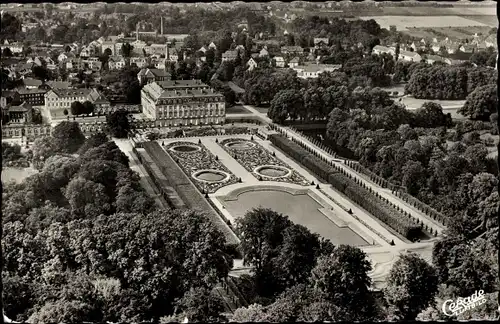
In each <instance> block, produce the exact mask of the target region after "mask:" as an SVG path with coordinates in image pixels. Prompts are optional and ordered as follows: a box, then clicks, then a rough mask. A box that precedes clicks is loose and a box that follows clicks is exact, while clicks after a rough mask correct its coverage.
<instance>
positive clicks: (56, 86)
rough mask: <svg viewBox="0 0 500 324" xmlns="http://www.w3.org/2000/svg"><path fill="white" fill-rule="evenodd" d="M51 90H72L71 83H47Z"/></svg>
mask: <svg viewBox="0 0 500 324" xmlns="http://www.w3.org/2000/svg"><path fill="white" fill-rule="evenodd" d="M45 84H46V85H48V86H49V88H50V89H70V88H71V82H67V81H47V82H46V83H45Z"/></svg>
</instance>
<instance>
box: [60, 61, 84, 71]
mask: <svg viewBox="0 0 500 324" xmlns="http://www.w3.org/2000/svg"><path fill="white" fill-rule="evenodd" d="M80 61H81V60H80V59H78V58H73V59H69V60H67V61H65V62H62V66H64V68H65V69H66V70H68V71H70V70H74V69H78V68H80Z"/></svg>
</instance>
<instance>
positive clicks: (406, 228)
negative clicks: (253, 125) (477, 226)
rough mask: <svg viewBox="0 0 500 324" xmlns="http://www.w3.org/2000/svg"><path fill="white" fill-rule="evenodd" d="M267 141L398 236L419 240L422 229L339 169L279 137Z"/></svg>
mask: <svg viewBox="0 0 500 324" xmlns="http://www.w3.org/2000/svg"><path fill="white" fill-rule="evenodd" d="M269 139H270V140H271V142H272V143H273V144H274V145H276V146H277V147H278V148H280V149H281V150H283V151H284V152H285V153H287V154H288V155H289V156H291V157H292V158H293V159H295V160H296V161H297V162H299V163H302V164H303V165H305V166H306V167H307V168H308V169H310V170H311V171H313V172H314V173H315V174H316V175H318V176H319V177H321V178H323V179H325V180H327V181H328V183H330V184H331V185H332V186H333V187H334V188H335V189H337V190H338V191H340V192H341V193H343V194H345V195H346V196H347V197H349V198H350V199H351V200H352V201H354V202H355V203H356V204H358V205H359V206H361V207H363V208H364V209H365V210H366V211H368V212H369V213H370V214H372V215H373V216H375V217H376V218H378V219H380V220H381V221H382V222H384V223H385V224H387V225H388V226H390V227H391V228H392V229H394V230H395V231H396V232H398V233H399V234H401V235H403V236H405V237H406V238H408V239H410V240H413V239H415V238H416V237H418V236H419V234H420V232H421V231H422V225H419V224H417V223H416V222H418V220H417V219H415V218H414V217H412V216H411V215H409V214H407V213H404V212H402V211H400V210H399V209H398V208H397V207H395V206H394V205H392V204H391V203H389V202H388V201H387V200H385V199H383V198H382V197H380V196H379V195H378V194H377V193H375V192H373V191H372V190H371V189H368V188H366V187H365V186H364V184H363V183H362V182H361V181H360V180H357V179H352V178H351V176H348V175H346V174H343V173H342V172H343V170H342V169H340V168H338V167H335V166H334V165H329V164H328V163H326V161H325V160H324V159H322V158H320V157H319V156H317V155H316V154H314V153H309V151H308V150H306V149H304V148H302V147H301V146H300V145H298V144H297V143H294V142H292V141H290V140H288V139H287V138H285V137H283V136H281V135H276V134H274V135H270V136H269Z"/></svg>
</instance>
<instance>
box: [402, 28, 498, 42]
mask: <svg viewBox="0 0 500 324" xmlns="http://www.w3.org/2000/svg"><path fill="white" fill-rule="evenodd" d="M491 28H492V27H491V26H471V27H418V28H413V27H408V28H406V30H404V33H405V34H408V35H410V36H412V37H417V38H426V39H432V38H434V37H435V38H437V39H442V38H443V37H449V38H450V39H456V40H459V39H466V38H471V37H472V36H474V34H478V35H488V33H489V31H490V30H491Z"/></svg>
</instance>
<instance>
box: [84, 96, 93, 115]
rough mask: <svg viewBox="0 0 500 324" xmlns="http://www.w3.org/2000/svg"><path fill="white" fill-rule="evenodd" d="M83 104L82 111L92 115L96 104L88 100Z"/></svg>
mask: <svg viewBox="0 0 500 324" xmlns="http://www.w3.org/2000/svg"><path fill="white" fill-rule="evenodd" d="M82 106H83V109H82V113H84V114H87V115H90V114H92V113H93V112H94V109H95V107H94V104H93V103H91V102H90V101H88V100H86V101H84V102H83V104H82Z"/></svg>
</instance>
